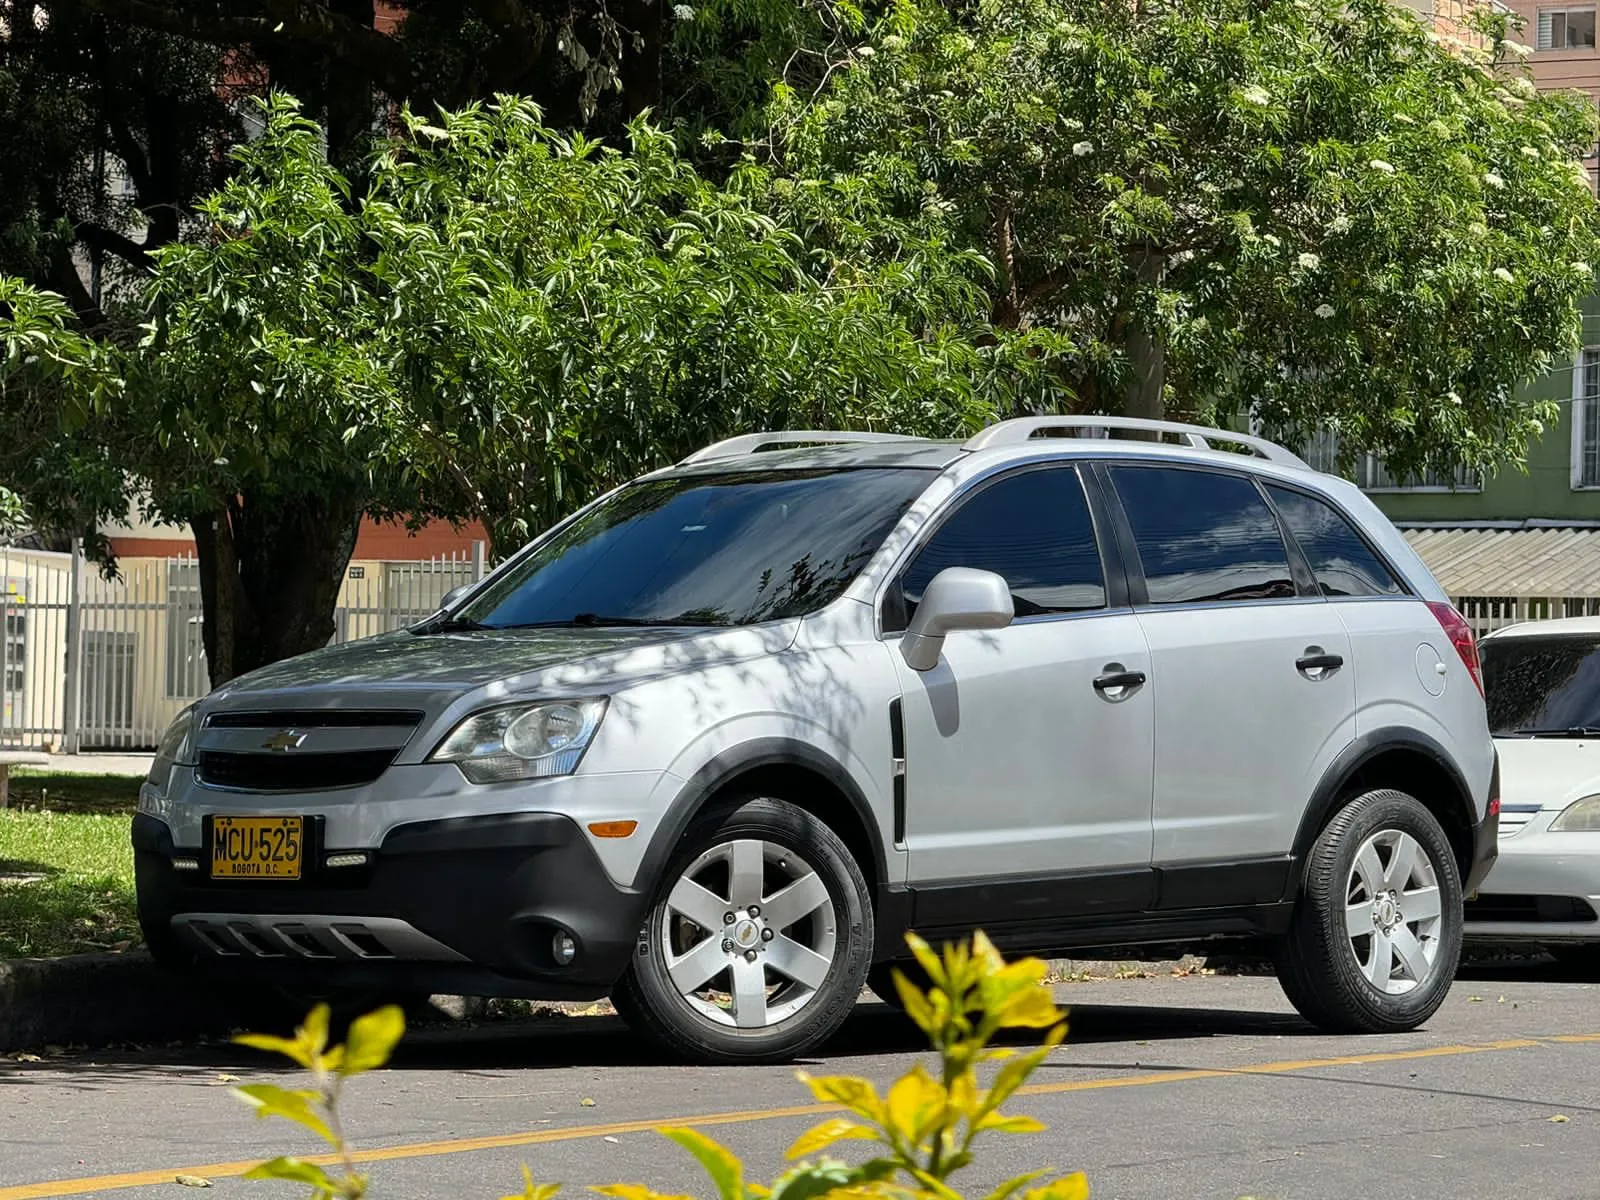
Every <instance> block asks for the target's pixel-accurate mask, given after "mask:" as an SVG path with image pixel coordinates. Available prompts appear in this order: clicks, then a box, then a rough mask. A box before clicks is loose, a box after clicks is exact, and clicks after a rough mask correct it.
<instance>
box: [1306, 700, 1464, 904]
mask: <svg viewBox="0 0 1600 1200" xmlns="http://www.w3.org/2000/svg"><path fill="white" fill-rule="evenodd" d="M1385 787H1387V788H1396V789H1398V790H1399V791H1402V792H1406V793H1407V794H1409V795H1411V796H1415V797H1416V799H1417V800H1418V802H1420V803H1421V804H1422V805H1423V806H1424V807H1425V808H1427V809H1428V811H1429V812H1431V813H1432V814H1433V815H1434V816H1435V817H1436V818H1438V821H1439V824H1440V825H1441V826H1442V827H1443V828H1444V832H1445V836H1446V837H1447V838H1449V839H1450V848H1451V850H1452V851H1454V853H1455V857H1456V867H1457V869H1458V870H1459V871H1460V874H1461V878H1462V880H1463V881H1465V880H1466V878H1467V875H1468V873H1469V871H1470V870H1471V867H1472V861H1473V849H1474V844H1473V838H1474V830H1475V827H1476V824H1477V811H1476V805H1475V803H1474V801H1473V797H1472V789H1471V788H1470V787H1468V785H1467V781H1466V778H1465V776H1463V775H1462V773H1461V771H1460V770H1459V769H1458V768H1457V767H1456V765H1455V764H1454V763H1453V762H1452V761H1451V760H1450V756H1449V754H1448V753H1446V751H1445V749H1444V747H1443V746H1441V745H1440V744H1439V743H1438V742H1436V741H1434V740H1433V739H1432V738H1430V737H1429V736H1428V735H1427V734H1424V733H1419V732H1417V731H1416V730H1414V729H1404V728H1398V727H1397V728H1391V729H1375V730H1373V731H1371V732H1370V733H1366V734H1363V735H1362V736H1360V737H1358V738H1357V739H1356V740H1355V741H1353V742H1351V743H1350V745H1348V746H1346V747H1345V749H1344V750H1343V751H1342V752H1341V753H1340V754H1339V756H1338V757H1337V758H1335V759H1334V761H1333V762H1332V763H1331V764H1330V765H1329V767H1328V769H1327V770H1326V771H1325V772H1324V773H1323V776H1322V780H1321V782H1320V783H1319V784H1318V785H1317V789H1316V791H1315V793H1313V795H1312V798H1311V803H1310V804H1309V805H1308V806H1307V807H1306V811H1305V815H1304V816H1303V817H1302V818H1301V820H1300V828H1299V831H1298V832H1297V833H1296V835H1295V842H1294V859H1295V862H1296V863H1298V864H1300V869H1299V870H1296V871H1295V872H1294V873H1293V875H1292V876H1291V883H1290V886H1291V888H1292V889H1298V887H1299V884H1300V877H1301V874H1302V872H1303V870H1304V864H1305V862H1306V860H1307V858H1308V857H1309V855H1310V853H1311V847H1312V844H1313V843H1314V842H1315V841H1316V840H1317V837H1318V835H1320V834H1321V833H1322V831H1323V829H1325V828H1326V827H1327V824H1328V822H1329V821H1330V820H1332V818H1333V815H1334V814H1335V813H1336V812H1338V811H1339V809H1340V807H1341V806H1342V805H1343V804H1344V803H1345V802H1346V801H1347V800H1349V799H1350V798H1351V797H1352V796H1353V795H1359V794H1360V793H1362V792H1368V791H1372V790H1374V789H1376V788H1385ZM1292 898H1293V892H1292V891H1291V894H1290V895H1289V896H1288V897H1286V899H1292Z"/></svg>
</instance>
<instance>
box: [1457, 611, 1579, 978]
mask: <svg viewBox="0 0 1600 1200" xmlns="http://www.w3.org/2000/svg"><path fill="white" fill-rule="evenodd" d="M1481 653H1482V656H1483V673H1484V687H1485V689H1486V691H1487V693H1488V704H1489V727H1490V729H1491V731H1492V732H1493V733H1494V737H1495V744H1496V746H1497V747H1498V748H1499V751H1500V771H1501V803H1500V857H1499V861H1498V862H1497V863H1496V864H1495V866H1494V868H1493V869H1492V870H1491V871H1490V872H1489V875H1488V877H1487V878H1486V879H1485V880H1484V882H1483V885H1482V887H1481V888H1480V889H1479V892H1478V894H1477V895H1476V897H1473V898H1470V899H1469V900H1468V902H1467V904H1466V914H1467V925H1466V933H1467V936H1468V937H1469V938H1475V939H1479V940H1491V941H1520V940H1527V941H1536V942H1542V943H1544V944H1545V946H1546V948H1547V949H1549V950H1550V952H1551V953H1552V954H1554V955H1555V956H1556V957H1557V958H1559V959H1562V960H1564V961H1569V962H1581V963H1583V964H1584V965H1588V966H1600V617H1574V618H1570V619H1567V620H1558V621H1531V622H1527V623H1525V624H1521V625H1514V626H1511V627H1510V628H1508V629H1502V630H1499V631H1498V632H1496V633H1492V634H1490V635H1489V636H1488V637H1486V638H1484V639H1483V642H1482V645H1481Z"/></svg>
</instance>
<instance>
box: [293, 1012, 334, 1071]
mask: <svg viewBox="0 0 1600 1200" xmlns="http://www.w3.org/2000/svg"><path fill="white" fill-rule="evenodd" d="M332 1015H333V1014H332V1010H330V1009H329V1008H328V1006H327V1005H326V1004H318V1005H317V1006H316V1007H315V1008H313V1009H312V1010H311V1011H310V1012H308V1013H307V1014H306V1019H305V1021H304V1022H303V1023H302V1024H301V1026H300V1028H299V1029H297V1030H295V1039H296V1040H297V1041H299V1042H300V1043H301V1045H303V1046H305V1047H306V1048H307V1049H308V1050H309V1051H310V1052H311V1056H312V1057H313V1058H315V1057H317V1056H318V1055H320V1054H321V1053H322V1052H323V1051H324V1050H326V1049H327V1048H328V1022H329V1020H330V1019H331V1018H332Z"/></svg>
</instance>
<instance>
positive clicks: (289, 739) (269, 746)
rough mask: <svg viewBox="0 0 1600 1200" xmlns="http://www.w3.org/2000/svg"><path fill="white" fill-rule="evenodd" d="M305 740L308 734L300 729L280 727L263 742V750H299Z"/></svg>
mask: <svg viewBox="0 0 1600 1200" xmlns="http://www.w3.org/2000/svg"><path fill="white" fill-rule="evenodd" d="M305 740H306V735H305V734H303V733H301V732H300V731H299V730H298V729H280V730H279V731H278V732H277V733H275V734H273V735H272V736H271V737H270V738H268V739H267V740H266V741H264V742H262V743H261V748H262V749H263V750H297V749H299V748H300V745H301V743H302V742H304V741H305Z"/></svg>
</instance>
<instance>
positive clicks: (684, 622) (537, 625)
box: [493, 612, 719, 629]
mask: <svg viewBox="0 0 1600 1200" xmlns="http://www.w3.org/2000/svg"><path fill="white" fill-rule="evenodd" d="M663 626H667V627H672V626H680V627H684V628H690V629H712V628H719V626H718V625H717V623H716V622H714V621H692V620H688V619H686V618H683V617H609V616H602V615H601V614H599V613H589V612H585V613H578V614H577V615H576V616H572V617H569V618H567V619H566V620H565V621H528V622H525V623H523V624H521V625H496V626H494V627H493V628H495V629H658V628H661V627H663Z"/></svg>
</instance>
